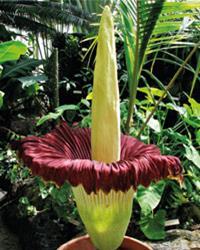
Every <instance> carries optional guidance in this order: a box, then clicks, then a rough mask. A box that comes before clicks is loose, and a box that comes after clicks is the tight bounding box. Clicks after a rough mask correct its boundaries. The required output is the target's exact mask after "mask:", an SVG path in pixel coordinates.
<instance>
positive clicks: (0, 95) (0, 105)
mask: <svg viewBox="0 0 200 250" xmlns="http://www.w3.org/2000/svg"><path fill="white" fill-rule="evenodd" d="M3 97H4V92H3V91H0V108H1V107H2V106H3Z"/></svg>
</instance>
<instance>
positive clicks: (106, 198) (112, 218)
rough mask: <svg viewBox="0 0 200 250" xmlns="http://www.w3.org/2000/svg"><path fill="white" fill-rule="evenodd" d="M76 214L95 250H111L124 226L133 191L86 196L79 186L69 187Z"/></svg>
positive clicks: (125, 225)
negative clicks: (79, 217) (78, 215)
mask: <svg viewBox="0 0 200 250" xmlns="http://www.w3.org/2000/svg"><path fill="white" fill-rule="evenodd" d="M72 190H73V193H74V196H75V200H76V204H77V207H78V211H79V214H80V216H81V219H82V220H83V223H84V224H85V227H86V229H87V231H88V233H89V235H90V237H91V240H92V242H93V244H94V246H95V247H96V248H97V249H98V250H115V249H117V248H118V247H119V246H120V245H121V243H122V240H123V237H124V235H125V233H126V229H127V227H128V224H129V221H130V217H131V211H132V200H133V195H134V190H133V189H132V188H131V189H129V190H128V191H127V192H126V193H123V192H121V191H118V192H116V191H114V190H112V191H110V192H109V193H108V194H105V193H104V192H103V191H98V192H97V194H95V193H91V194H87V193H86V192H85V190H84V188H83V187H82V186H78V187H73V188H72Z"/></svg>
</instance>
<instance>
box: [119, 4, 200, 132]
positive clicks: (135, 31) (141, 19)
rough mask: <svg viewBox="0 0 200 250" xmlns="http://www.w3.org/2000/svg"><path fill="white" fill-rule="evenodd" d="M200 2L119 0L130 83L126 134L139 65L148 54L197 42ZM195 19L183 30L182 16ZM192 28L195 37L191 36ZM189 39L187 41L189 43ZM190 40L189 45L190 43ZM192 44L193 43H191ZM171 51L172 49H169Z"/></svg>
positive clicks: (137, 79)
mask: <svg viewBox="0 0 200 250" xmlns="http://www.w3.org/2000/svg"><path fill="white" fill-rule="evenodd" d="M198 8H200V2H199V1H198V0H196V1H195V0H194V1H193V2H191V1H190V2H187V1H185V2H168V1H166V0H157V1H153V0H152V1H149V0H132V1H128V0H121V1H120V8H119V10H120V14H121V20H122V35H123V39H124V48H125V57H126V65H127V70H128V80H129V91H130V101H129V112H128V118H127V124H126V130H127V132H128V130H129V127H130V122H131V119H132V115H133V111H134V108H133V107H134V102H135V99H136V92H137V86H138V81H139V78H140V75H141V70H142V66H143V64H144V61H145V56H146V55H147V54H150V53H153V52H155V51H158V50H161V49H163V48H164V49H167V48H169V47H170V43H171V44H173V45H174V46H175V47H177V48H178V47H182V46H184V45H185V44H188V40H187V39H188V38H190V40H191V41H192V38H194V37H196V39H198V36H199V32H197V27H199V22H198V20H197V18H195V15H196V14H197V13H198ZM187 16H188V17H190V18H191V17H194V19H195V20H196V21H197V22H196V23H195V26H196V27H194V25H189V26H187V28H186V29H184V27H182V25H183V19H184V18H185V17H187ZM191 29H192V30H193V32H194V34H193V35H194V36H191ZM190 40H189V41H190ZM191 41H190V42H191ZM192 42H194V41H192ZM191 44H192V45H193V44H194V43H191ZM170 48H171V47H170Z"/></svg>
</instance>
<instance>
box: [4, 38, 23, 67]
mask: <svg viewBox="0 0 200 250" xmlns="http://www.w3.org/2000/svg"><path fill="white" fill-rule="evenodd" d="M26 51H27V47H26V45H24V44H23V43H21V42H20V41H9V42H4V43H0V64H2V63H4V62H7V61H14V60H18V59H19V57H20V55H24V54H25V53H26Z"/></svg>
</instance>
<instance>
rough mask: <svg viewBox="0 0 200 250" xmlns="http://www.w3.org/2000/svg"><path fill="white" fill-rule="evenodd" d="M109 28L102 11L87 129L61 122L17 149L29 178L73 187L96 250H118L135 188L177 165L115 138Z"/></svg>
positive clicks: (151, 148)
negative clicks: (37, 178) (26, 167)
mask: <svg viewBox="0 0 200 250" xmlns="http://www.w3.org/2000/svg"><path fill="white" fill-rule="evenodd" d="M116 65H117V63H116V51H115V39H114V25H113V20H112V15H111V13H110V9H109V7H108V6H106V7H105V9H104V11H103V14H102V18H101V23H100V29H99V35H98V47H97V56H96V65H95V71H94V86H93V101H92V128H91V130H90V129H88V128H84V129H83V128H74V129H73V128H70V127H68V126H67V124H66V123H65V122H61V124H60V125H59V126H57V127H56V128H55V129H54V130H53V131H52V132H50V133H48V134H46V135H44V136H43V137H36V136H29V137H27V138H25V139H23V140H21V141H20V142H19V143H18V144H17V146H18V149H19V155H20V157H21V158H22V159H23V161H24V163H25V164H26V165H28V166H29V167H30V168H31V170H32V173H33V174H35V175H39V176H42V177H43V179H44V180H46V181H54V182H55V183H56V184H57V185H59V186H61V185H62V184H64V183H65V182H66V181H68V182H69V183H70V184H71V185H72V190H73V193H74V197H75V200H76V204H77V207H78V210H79V213H80V216H81V218H82V220H83V223H84V224H85V226H86V229H87V231H88V233H89V235H90V237H91V240H92V242H93V244H94V246H95V247H96V248H97V249H99V250H114V249H117V248H118V247H119V246H120V244H121V242H122V240H123V237H124V235H125V232H126V229H127V226H128V223H129V219H130V216H131V211H132V199H133V195H134V192H135V191H136V189H137V186H138V185H139V184H142V185H144V186H146V187H147V186H149V185H150V183H151V181H158V180H160V179H162V178H165V177H178V176H179V175H180V173H181V167H180V161H179V159H178V158H177V157H174V156H162V155H161V154H160V151H159V149H158V148H157V147H156V146H155V145H146V144H144V143H142V142H140V141H139V140H137V139H135V138H133V137H130V136H127V135H121V134H120V111H119V93H118V84H117V66H116Z"/></svg>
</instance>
